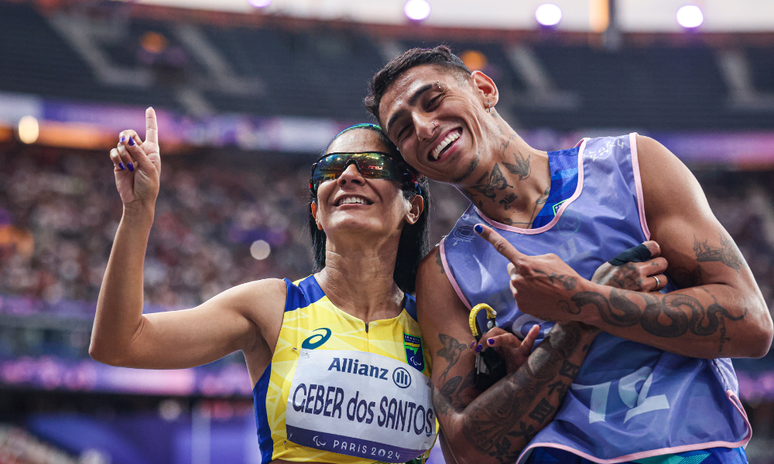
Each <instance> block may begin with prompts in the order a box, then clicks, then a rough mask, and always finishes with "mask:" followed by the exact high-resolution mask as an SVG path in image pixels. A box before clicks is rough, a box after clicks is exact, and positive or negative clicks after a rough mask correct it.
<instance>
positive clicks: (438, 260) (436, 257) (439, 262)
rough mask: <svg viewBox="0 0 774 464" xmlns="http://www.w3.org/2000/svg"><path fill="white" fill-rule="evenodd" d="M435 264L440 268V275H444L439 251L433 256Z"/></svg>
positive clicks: (444, 271) (444, 270)
mask: <svg viewBox="0 0 774 464" xmlns="http://www.w3.org/2000/svg"><path fill="white" fill-rule="evenodd" d="M435 264H437V265H438V267H440V268H441V274H446V269H444V268H443V258H442V257H441V250H438V252H437V253H436V254H435Z"/></svg>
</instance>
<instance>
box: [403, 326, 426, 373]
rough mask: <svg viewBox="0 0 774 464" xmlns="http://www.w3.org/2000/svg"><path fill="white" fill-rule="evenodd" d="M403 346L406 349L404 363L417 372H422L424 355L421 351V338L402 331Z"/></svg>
mask: <svg viewBox="0 0 774 464" xmlns="http://www.w3.org/2000/svg"><path fill="white" fill-rule="evenodd" d="M403 347H404V348H405V349H406V363H408V365H409V366H411V367H413V368H414V369H416V370H418V371H419V372H424V371H425V356H424V353H422V339H421V338H419V337H417V336H414V335H409V334H407V333H405V332H403Z"/></svg>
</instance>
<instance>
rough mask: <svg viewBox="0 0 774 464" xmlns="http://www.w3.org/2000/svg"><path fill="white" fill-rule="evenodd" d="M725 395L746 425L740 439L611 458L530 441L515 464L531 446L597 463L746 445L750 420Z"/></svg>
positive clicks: (734, 400)
mask: <svg viewBox="0 0 774 464" xmlns="http://www.w3.org/2000/svg"><path fill="white" fill-rule="evenodd" d="M726 396H727V397H728V400H729V401H731V403H733V405H734V407H735V408H736V410H737V411H739V413H740V414H741V415H742V418H743V419H744V423H745V425H747V435H745V437H744V438H743V439H742V440H741V441H738V442H735V443H734V442H728V441H709V442H706V443H697V444H695V445H682V446H673V447H671V448H659V449H656V450H650V451H641V452H639V453H633V454H627V455H626V456H619V457H617V458H613V459H599V458H597V457H594V456H591V455H590V454H586V453H583V452H581V451H578V450H576V449H574V448H570V447H569V446H565V445H557V444H555V443H530V444H529V446H527V447H526V448H524V451H522V452H521V454H520V455H519V459H517V460H516V464H519V463H521V462H522V461H521V460H522V458H525V457H527V455H528V454H529V453H528V451H530V450H531V449H533V448H554V449H560V450H564V451H567V452H569V453H572V454H574V455H576V456H580V457H582V458H584V459H588V460H589V461H591V462H597V463H599V464H616V463H622V462H629V461H634V460H636V459H645V458H652V457H654V456H663V455H665V454H678V453H685V452H688V451H698V450H703V449H708V448H739V447H741V446H747V442H749V441H750V438H752V426H751V425H750V421H749V420H748V419H747V413H746V412H745V410H744V408H743V407H742V406H741V403H740V401H739V398H738V397H737V396H736V394H735V393H734V392H733V391H731V390H727V391H726Z"/></svg>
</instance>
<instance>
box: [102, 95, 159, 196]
mask: <svg viewBox="0 0 774 464" xmlns="http://www.w3.org/2000/svg"><path fill="white" fill-rule="evenodd" d="M110 159H111V160H112V161H113V166H114V169H113V171H114V173H115V176H116V188H117V189H118V194H119V195H121V201H122V202H123V203H124V205H129V204H134V203H135V202H140V204H139V205H138V206H140V205H142V206H149V207H153V206H154V203H155V201H156V197H157V196H158V194H159V177H160V175H161V156H160V154H159V130H158V123H157V121H156V111H154V110H153V108H148V109H147V110H145V141H144V142H143V141H142V140H141V139H140V136H139V135H137V132H135V131H133V130H125V131H122V132H121V133H120V134H119V142H118V145H117V146H116V148H113V149H112V150H110Z"/></svg>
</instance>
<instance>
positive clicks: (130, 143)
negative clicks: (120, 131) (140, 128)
mask: <svg viewBox="0 0 774 464" xmlns="http://www.w3.org/2000/svg"><path fill="white" fill-rule="evenodd" d="M129 145H131V146H134V138H133V137H129Z"/></svg>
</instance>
